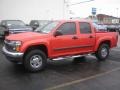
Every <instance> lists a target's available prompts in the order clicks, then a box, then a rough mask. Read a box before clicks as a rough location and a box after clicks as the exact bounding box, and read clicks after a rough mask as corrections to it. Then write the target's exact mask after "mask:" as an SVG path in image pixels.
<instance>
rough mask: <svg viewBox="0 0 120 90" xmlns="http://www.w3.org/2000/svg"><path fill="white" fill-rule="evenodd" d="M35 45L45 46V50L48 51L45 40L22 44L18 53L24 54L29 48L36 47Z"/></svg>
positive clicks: (47, 44)
mask: <svg viewBox="0 0 120 90" xmlns="http://www.w3.org/2000/svg"><path fill="white" fill-rule="evenodd" d="M36 45H45V46H46V47H47V49H49V46H50V45H49V42H48V41H47V40H30V41H27V42H24V43H23V44H22V46H21V47H20V52H23V53H24V52H26V50H27V49H28V48H29V47H31V46H36ZM48 51H49V50H48Z"/></svg>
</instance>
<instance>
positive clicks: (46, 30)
mask: <svg viewBox="0 0 120 90" xmlns="http://www.w3.org/2000/svg"><path fill="white" fill-rule="evenodd" d="M58 23H59V22H57V21H52V22H49V23H48V24H47V25H45V26H43V27H39V28H37V29H36V30H35V31H36V32H40V33H50V32H51V31H52V30H53V29H54V28H55V27H56V26H57V25H58Z"/></svg>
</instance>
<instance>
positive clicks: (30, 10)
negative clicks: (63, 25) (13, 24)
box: [0, 0, 67, 23]
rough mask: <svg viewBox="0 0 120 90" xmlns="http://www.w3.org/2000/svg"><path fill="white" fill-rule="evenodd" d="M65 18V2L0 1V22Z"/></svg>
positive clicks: (56, 0)
mask: <svg viewBox="0 0 120 90" xmlns="http://www.w3.org/2000/svg"><path fill="white" fill-rule="evenodd" d="M63 18H67V13H66V0H0V20H3V19H20V20H23V21H25V22H26V23H28V22H29V21H30V20H32V19H33V20H34V19H42V20H43V19H44V20H45V19H49V20H51V19H63Z"/></svg>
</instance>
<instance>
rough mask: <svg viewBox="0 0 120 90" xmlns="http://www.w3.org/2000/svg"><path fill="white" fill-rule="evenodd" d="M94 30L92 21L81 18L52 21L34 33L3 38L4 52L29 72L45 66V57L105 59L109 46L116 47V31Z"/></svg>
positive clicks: (9, 58) (51, 58) (8, 57)
mask: <svg viewBox="0 0 120 90" xmlns="http://www.w3.org/2000/svg"><path fill="white" fill-rule="evenodd" d="M95 31H96V29H95V28H94V26H93V25H92V23H91V22H88V21H84V20H83V21H80V20H60V21H52V22H50V23H49V24H47V25H46V26H45V27H43V28H40V29H39V30H36V32H27V33H21V34H17V35H15V34H14V35H10V36H8V37H6V39H5V45H4V47H3V53H4V55H5V56H6V58H7V59H8V60H9V61H12V62H21V63H23V65H24V66H25V68H26V69H27V70H29V71H31V72H36V71H39V70H42V69H44V68H45V66H46V65H47V64H46V63H47V60H48V59H50V60H55V59H57V58H59V57H63V58H65V57H68V56H69V57H72V56H77V55H86V54H92V55H95V56H96V57H97V58H98V60H105V59H106V58H107V57H108V56H109V51H110V48H113V47H116V46H117V41H118V34H117V32H95Z"/></svg>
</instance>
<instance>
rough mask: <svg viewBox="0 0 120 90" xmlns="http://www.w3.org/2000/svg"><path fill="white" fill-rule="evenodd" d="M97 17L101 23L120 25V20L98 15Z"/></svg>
mask: <svg viewBox="0 0 120 90" xmlns="http://www.w3.org/2000/svg"><path fill="white" fill-rule="evenodd" d="M96 17H97V19H98V22H99V23H104V24H119V23H120V18H117V17H113V16H110V15H105V14H98V15H97V16H96Z"/></svg>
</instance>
